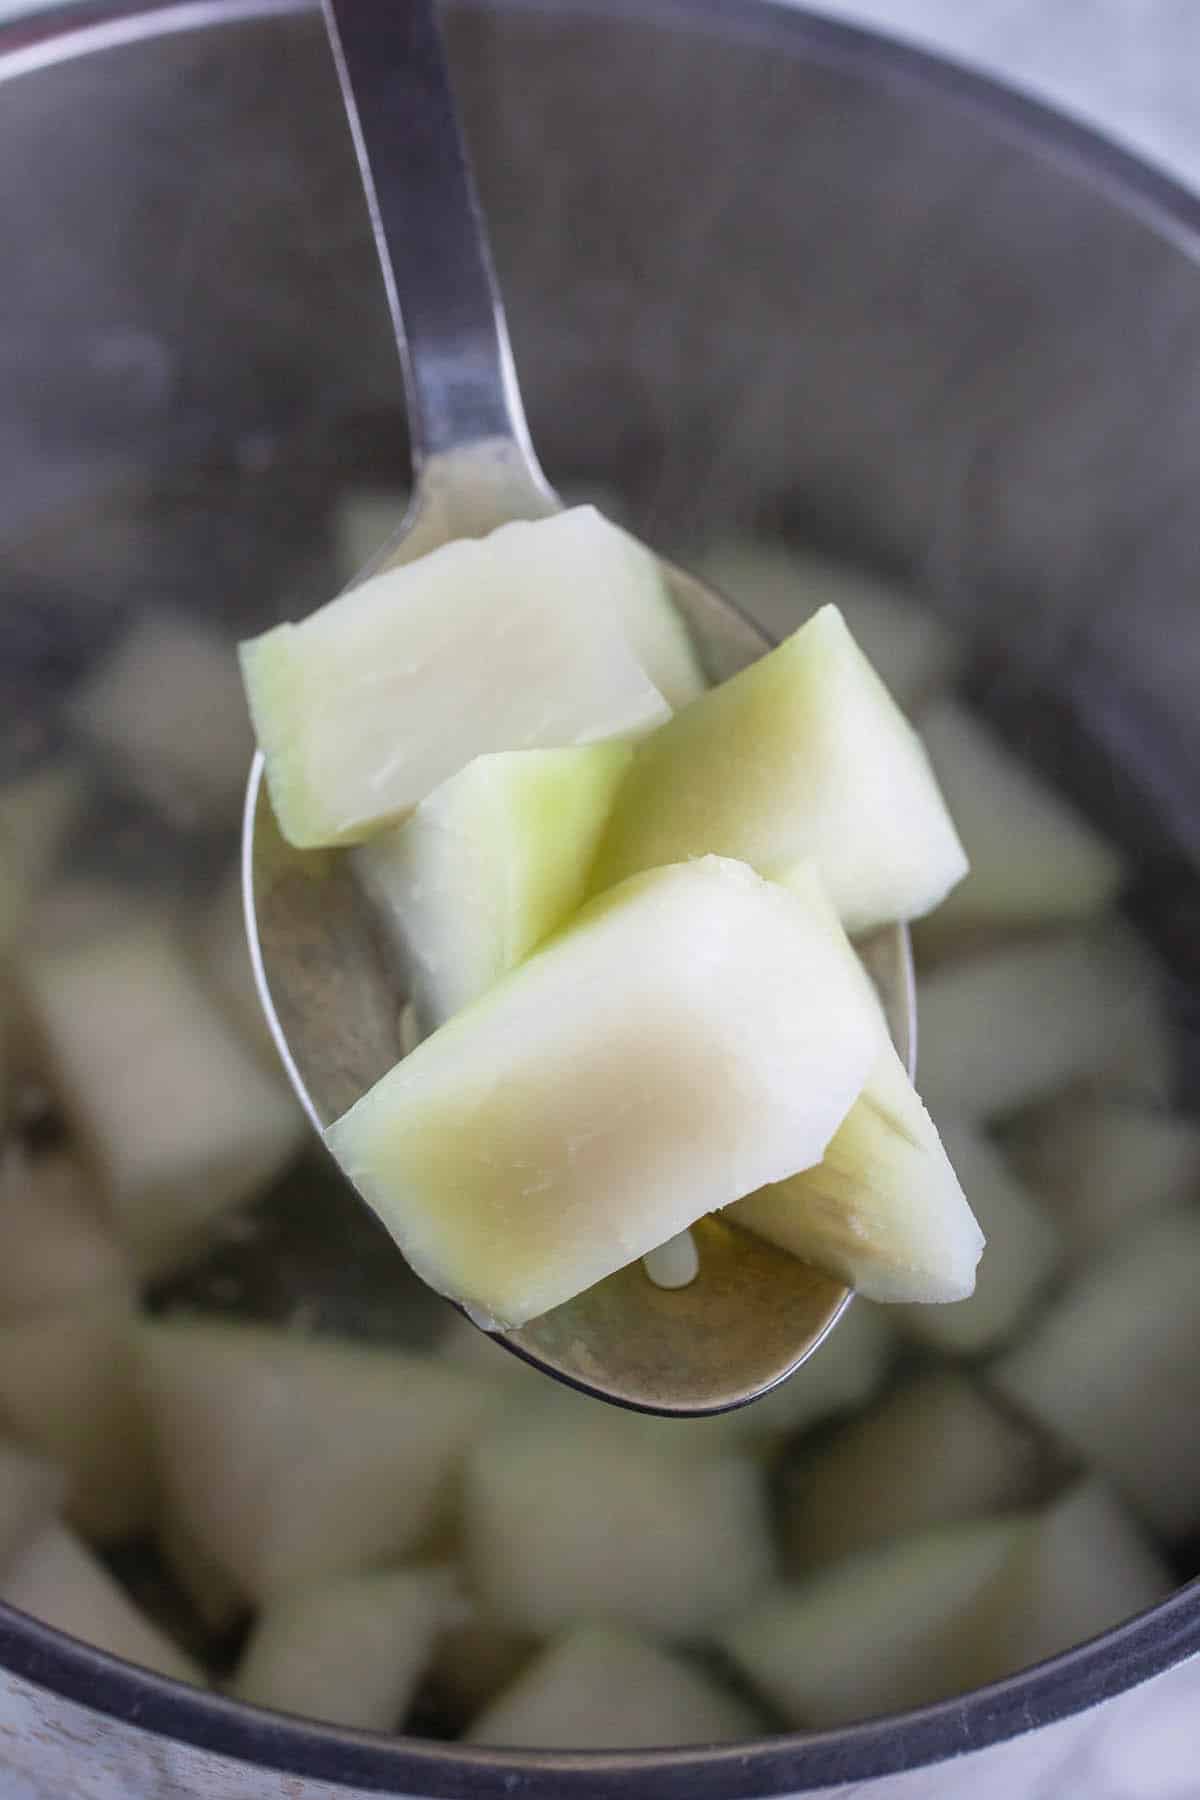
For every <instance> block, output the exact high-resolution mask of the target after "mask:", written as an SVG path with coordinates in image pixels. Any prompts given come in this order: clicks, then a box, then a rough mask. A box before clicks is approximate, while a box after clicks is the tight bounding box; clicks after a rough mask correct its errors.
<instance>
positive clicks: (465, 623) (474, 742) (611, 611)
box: [241, 509, 671, 848]
mask: <svg viewBox="0 0 1200 1800" xmlns="http://www.w3.org/2000/svg"><path fill="white" fill-rule="evenodd" d="M631 588H633V589H634V590H635V594H634V597H632V598H631V594H630V589H631ZM647 594H649V595H650V596H651V598H650V600H649V602H648V604H650V605H652V606H654V607H660V606H669V604H670V602H669V600H668V599H667V597H666V593H665V589H663V588H662V586H661V582H660V578H659V575H658V569H657V564H656V562H655V560H654V558H653V557H652V556H651V555H650V553H649V551H645V550H642V549H641V547H640V546H639V545H637V544H636V543H635V542H634V540H633V539H632V538H629V537H628V536H626V534H625V533H624V532H622V531H619V530H617V528H616V527H615V526H612V525H609V524H607V523H606V521H605V520H603V519H602V518H601V517H600V515H599V513H596V512H593V511H592V510H591V509H584V513H583V515H582V517H581V516H580V515H579V514H577V513H570V512H568V513H559V514H556V515H555V516H554V517H553V518H549V519H541V520H538V521H537V522H536V523H533V524H530V523H524V522H518V523H515V524H511V525H504V526H501V528H500V529H499V530H498V531H494V532H492V533H491V535H490V536H489V537H486V538H481V539H469V540H462V541H460V542H457V543H452V544H447V545H445V546H443V547H442V548H441V549H439V550H435V551H433V552H432V553H431V554H430V555H428V556H423V557H421V558H420V559H419V560H418V561H416V562H413V563H409V564H407V565H405V566H403V567H401V568H395V569H388V570H386V571H385V572H384V573H383V574H382V575H376V576H374V577H373V578H372V579H371V580H369V581H366V582H364V583H363V584H362V586H361V587H357V588H354V589H352V590H351V591H350V592H349V593H346V594H343V595H341V597H340V598H339V599H337V600H332V601H330V603H329V605H327V606H323V607H321V608H320V609H319V611H317V612H315V613H313V614H312V615H311V616H310V617H309V618H307V619H305V620H304V621H303V622H302V623H301V624H299V625H291V624H285V625H279V626H276V628H275V629H274V630H273V631H268V632H266V633H265V634H264V635H263V636H262V637H258V638H254V639H252V640H251V641H250V642H249V643H246V644H243V645H242V649H241V657H242V674H243V677H244V679H245V683H246V691H247V694H248V697H249V701H250V711H251V714H252V717H253V720H254V727H255V731H256V733H257V736H258V742H259V747H260V748H261V750H262V752H263V755H264V757H265V759H266V769H267V782H268V785H269V788H270V793H271V801H272V804H273V806H274V808H275V813H276V817H277V818H278V821H279V825H280V829H281V830H282V832H283V834H284V836H285V837H286V838H287V839H288V840H289V842H291V843H293V844H296V845H298V846H300V847H301V848H308V847H312V846H315V845H320V844H346V843H358V842H361V841H362V840H363V839H365V838H368V837H370V836H371V835H372V833H373V832H375V831H377V830H379V829H380V828H381V827H382V826H384V825H387V824H389V823H392V822H393V821H395V820H397V819H400V818H402V817H404V815H405V814H406V813H408V812H410V811H411V810H412V808H413V807H414V806H416V805H418V804H419V802H420V801H422V800H423V799H424V798H425V796H426V795H427V794H428V793H431V792H432V790H433V789H434V788H435V787H437V786H438V785H439V783H440V782H443V781H445V780H447V779H448V778H449V777H450V776H451V775H454V774H456V773H457V771H458V770H459V769H461V768H463V767H464V766H465V765H466V764H467V763H469V762H470V761H472V759H473V758H474V757H476V756H480V755H483V754H484V753H486V752H488V751H495V750H525V749H547V748H561V747H563V746H566V745H569V744H587V743H595V742H597V741H599V740H601V739H604V738H611V737H623V736H633V735H636V734H638V733H640V732H645V731H648V730H650V729H651V728H652V727H653V726H655V725H659V724H661V723H662V722H663V721H664V720H665V719H666V718H667V717H669V715H670V710H671V709H670V706H669V705H668V703H667V701H666V700H665V699H664V697H663V695H662V693H661V692H660V690H659V689H658V687H657V686H656V685H655V682H654V680H653V678H652V676H651V674H650V673H648V671H647V668H646V666H645V665H644V663H643V662H642V661H641V660H640V659H639V655H638V650H637V647H636V644H635V643H634V639H633V636H632V635H631V633H630V631H629V629H628V625H627V618H628V614H629V612H630V610H631V609H632V610H634V611H639V610H640V609H641V607H642V605H643V603H644V602H643V600H642V599H640V598H638V597H637V596H645V595H647Z"/></svg>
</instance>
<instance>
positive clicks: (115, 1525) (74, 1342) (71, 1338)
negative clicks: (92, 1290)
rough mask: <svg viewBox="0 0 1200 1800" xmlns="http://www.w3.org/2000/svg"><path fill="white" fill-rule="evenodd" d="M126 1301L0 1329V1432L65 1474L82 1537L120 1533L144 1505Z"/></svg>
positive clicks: (143, 1514)
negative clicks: (1, 1428) (46, 1459)
mask: <svg viewBox="0 0 1200 1800" xmlns="http://www.w3.org/2000/svg"><path fill="white" fill-rule="evenodd" d="M136 1334H137V1322H136V1320H135V1317H134V1314H133V1308H132V1303H131V1301H130V1300H129V1298H128V1296H121V1297H117V1296H113V1295H104V1294H97V1295H93V1296H89V1297H88V1298H86V1299H85V1298H84V1297H82V1296H80V1297H77V1298H75V1299H73V1300H72V1301H71V1302H70V1303H69V1304H68V1305H66V1306H63V1307H60V1308H57V1309H55V1310H52V1311H46V1312H40V1313H35V1314H32V1315H31V1316H29V1317H27V1318H24V1319H19V1320H13V1321H12V1322H10V1323H9V1324H6V1325H4V1326H2V1327H0V1426H2V1427H3V1428H4V1429H6V1430H7V1431H9V1432H11V1433H12V1435H13V1437H15V1438H17V1439H19V1441H20V1442H21V1443H23V1444H26V1445H28V1446H29V1447H30V1448H32V1449H33V1450H36V1451H38V1452H39V1453H40V1454H41V1455H42V1456H44V1457H46V1458H48V1459H49V1460H50V1461H51V1462H54V1463H57V1464H58V1465H59V1466H60V1467H61V1468H62V1469H63V1470H64V1471H65V1472H66V1476H67V1482H68V1491H67V1501H66V1511H67V1516H68V1518H70V1520H71V1521H72V1523H73V1524H75V1525H77V1526H78V1527H79V1529H80V1531H82V1532H83V1533H84V1534H85V1535H86V1536H88V1537H91V1538H96V1539H99V1540H101V1541H110V1540H113V1539H117V1538H121V1537H128V1536H129V1535H130V1534H131V1533H133V1532H135V1531H138V1530H139V1529H141V1527H143V1526H144V1525H145V1524H147V1523H148V1521H149V1518H150V1515H151V1510H152V1504H153V1489H154V1482H153V1468H152V1462H151V1451H150V1439H149V1433H148V1430H147V1423H146V1417H145V1413H144V1411H143V1407H142V1401H141V1394H140V1391H139V1383H138V1366H137V1349H136Z"/></svg>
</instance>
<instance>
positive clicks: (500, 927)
mask: <svg viewBox="0 0 1200 1800" xmlns="http://www.w3.org/2000/svg"><path fill="white" fill-rule="evenodd" d="M632 756H633V751H632V749H631V748H630V746H629V745H628V744H619V743H614V744H587V745H581V746H578V747H575V748H572V749H567V750H513V751H507V752H501V753H499V754H498V755H495V756H479V757H476V759H475V761H474V762H472V763H468V764H467V766H466V768H465V769H462V770H460V771H459V773H458V774H457V775H452V776H451V778H450V780H449V781H447V782H444V783H443V784H442V786H441V787H439V788H436V789H435V790H434V792H433V793H432V794H430V795H429V797H428V799H426V800H423V801H422V802H421V804H420V806H418V808H417V810H416V812H415V813H413V814H412V816H411V817H410V818H408V819H406V820H405V821H404V823H403V824H402V825H397V826H394V827H392V828H391V829H390V830H388V831H384V832H381V833H380V834H379V836H378V837H375V838H372V839H371V841H370V843H368V844H363V845H362V846H361V847H360V848H359V849H358V850H356V851H355V852H354V864H355V869H356V872H357V873H358V875H359V876H360V878H361V880H362V881H363V884H364V886H365V887H366V889H367V892H368V893H369V894H370V896H371V898H372V900H373V901H374V902H375V905H376V908H377V911H378V913H379V915H380V917H381V919H382V920H383V922H384V925H385V927H386V929H387V932H388V935H389V938H390V940H391V942H392V944H393V946H394V948H395V951H396V954H397V956H398V958H399V961H400V964H401V967H402V969H403V971H404V974H405V977H406V980H407V983H408V986H409V992H410V993H411V994H412V996H413V999H414V1002H415V1004H416V1007H417V1014H418V1018H419V1019H420V1020H421V1021H422V1023H423V1025H424V1026H425V1028H426V1029H427V1030H430V1031H432V1030H434V1029H435V1028H436V1027H437V1026H438V1025H441V1024H442V1023H444V1021H445V1020H446V1019H448V1018H450V1017H451V1016H452V1014H454V1013H456V1012H460V1011H461V1010H462V1008H463V1007H464V1006H468V1005H470V1003H471V1001H472V1000H478V999H479V998H480V996H481V995H483V994H485V993H486V992H487V990H488V989H489V988H490V987H492V986H494V984H495V983H496V982H497V981H498V980H499V978H500V977H501V975H504V974H506V973H507V972H508V970H509V969H513V968H515V967H516V965H517V964H518V963H519V962H523V961H524V960H525V958H526V957H527V956H528V955H529V954H530V952H531V951H532V950H534V949H535V948H536V947H537V945H538V944H540V943H541V941H542V940H543V938H546V937H548V936H549V935H550V933H551V932H552V931H555V930H556V929H557V928H558V926H559V925H561V924H562V923H563V922H564V920H566V919H567V918H568V917H569V916H570V914H571V913H573V912H575V911H576V910H577V909H578V908H579V906H580V905H581V903H582V901H583V898H584V895H585V893H586V891H587V881H588V873H589V871H590V869H591V865H592V861H593V859H594V857H595V854H596V850H597V848H598V846H599V843H600V838H601V835H602V833H603V831H604V828H605V826H606V824H607V823H608V815H609V813H610V812H611V810H612V804H613V799H614V797H615V795H616V791H617V788H618V786H619V784H620V782H621V779H622V777H623V776H624V774H625V773H626V771H627V770H628V768H629V764H630V761H631V760H632Z"/></svg>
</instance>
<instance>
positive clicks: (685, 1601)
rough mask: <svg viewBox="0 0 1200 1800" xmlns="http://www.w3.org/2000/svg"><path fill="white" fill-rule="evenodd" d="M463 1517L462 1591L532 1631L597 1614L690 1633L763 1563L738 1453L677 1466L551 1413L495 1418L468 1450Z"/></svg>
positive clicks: (673, 1633)
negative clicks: (466, 1582)
mask: <svg viewBox="0 0 1200 1800" xmlns="http://www.w3.org/2000/svg"><path fill="white" fill-rule="evenodd" d="M534 1497H536V1499H534ZM464 1519H465V1542H466V1559H467V1570H468V1574H469V1577H470V1580H471V1584H472V1589H473V1591H474V1593H475V1594H476V1595H477V1596H478V1598H479V1600H480V1602H481V1604H482V1605H483V1607H484V1608H485V1609H486V1611H487V1613H488V1614H489V1615H490V1616H491V1617H492V1618H494V1619H496V1620H497V1621H498V1622H500V1623H501V1624H504V1625H506V1626H508V1627H510V1628H511V1629H513V1630H517V1631H526V1632H530V1633H531V1634H533V1635H535V1636H547V1635H549V1634H551V1633H553V1632H556V1631H558V1630H560V1629H562V1628H563V1627H565V1626H569V1625H577V1624H581V1623H586V1622H588V1621H593V1620H600V1619H604V1620H609V1621H615V1622H618V1623H621V1624H625V1625H630V1626H633V1627H635V1628H637V1629H640V1630H644V1631H647V1632H650V1633H651V1634H652V1635H655V1636H659V1637H668V1638H684V1639H688V1638H702V1637H705V1636H707V1635H709V1634H710V1633H711V1632H712V1630H713V1629H714V1627H715V1626H716V1624H717V1623H718V1622H719V1621H720V1620H721V1619H723V1618H724V1617H726V1616H727V1615H728V1614H729V1612H730V1611H731V1610H732V1609H733V1608H734V1607H736V1606H740V1605H744V1604H745V1602H746V1600H747V1597H748V1596H749V1595H751V1594H753V1593H755V1592H757V1591H758V1590H759V1589H760V1588H761V1587H763V1585H764V1584H765V1583H766V1582H768V1581H769V1580H770V1577H771V1574H772V1570H773V1564H774V1557H773V1551H772V1546H771V1536H770V1526H769V1522H768V1517H767V1497H766V1484H765V1480H764V1477H763V1474H762V1471H761V1470H760V1468H759V1467H758V1465H757V1464H756V1463H755V1462H754V1461H753V1460H752V1459H751V1458H749V1457H747V1456H742V1455H738V1454H736V1453H729V1454H724V1455H715V1456H711V1457H707V1458H700V1459H696V1458H691V1457H680V1456H678V1455H675V1454H672V1453H669V1452H667V1453H664V1452H662V1451H659V1450H656V1449H654V1448H652V1447H651V1445H649V1444H648V1443H637V1442H633V1441H631V1440H630V1439H629V1438H627V1437H625V1436H624V1435H623V1434H621V1433H620V1432H615V1431H604V1432H601V1433H599V1434H598V1433H597V1431H596V1430H595V1429H593V1428H591V1427H589V1426H588V1425H586V1424H583V1423H581V1422H579V1421H578V1420H572V1421H570V1422H568V1421H567V1420H566V1419H564V1418H562V1417H560V1416H559V1415H558V1414H557V1413H555V1412H554V1411H551V1412H548V1413H547V1414H545V1415H540V1416H539V1415H534V1416H531V1417H529V1418H526V1419H513V1420H508V1421H504V1420H502V1421H501V1423H500V1424H499V1425H497V1427H496V1428H495V1430H494V1431H493V1432H492V1433H490V1434H489V1435H488V1436H487V1437H486V1438H485V1439H484V1440H483V1441H482V1442H481V1443H479V1444H478V1445H477V1446H476V1448H475V1449H474V1451H473V1452H472V1454H471V1457H470V1459H469V1462H468V1467H467V1478H466V1489H465V1504H464Z"/></svg>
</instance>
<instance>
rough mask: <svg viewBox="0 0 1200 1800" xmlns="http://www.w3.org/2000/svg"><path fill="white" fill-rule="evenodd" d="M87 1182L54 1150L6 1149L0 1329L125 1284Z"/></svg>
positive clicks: (126, 1275)
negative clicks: (32, 1152) (40, 1151)
mask: <svg viewBox="0 0 1200 1800" xmlns="http://www.w3.org/2000/svg"><path fill="white" fill-rule="evenodd" d="M94 1187H95V1178H94V1177H93V1176H90V1175H89V1174H88V1172H87V1171H86V1170H85V1169H84V1168H83V1166H82V1165H81V1164H80V1162H79V1161H78V1159H77V1158H76V1157H74V1156H71V1155H69V1154H68V1153H67V1152H65V1151H62V1150H50V1151H46V1152H43V1153H41V1154H39V1155H36V1156H35V1155H30V1154H29V1153H27V1152H26V1151H25V1150H23V1149H22V1148H20V1147H19V1146H10V1148H9V1149H8V1150H7V1151H5V1152H4V1155H3V1160H2V1161H0V1324H6V1323H8V1322H9V1321H11V1320H13V1319H20V1318H26V1317H28V1316H29V1315H30V1314H33V1313H39V1312H44V1311H47V1310H48V1309H53V1308H57V1307H65V1306H71V1305H73V1304H74V1303H75V1301H77V1300H86V1299H87V1297H88V1296H89V1295H94V1294H97V1293H100V1294H104V1293H115V1294H116V1295H117V1296H118V1297H119V1296H121V1295H122V1294H123V1293H125V1292H127V1291H128V1289H129V1286H130V1279H131V1278H130V1269H129V1259H128V1257H127V1256H126V1254H125V1252H124V1250H123V1249H122V1248H121V1246H120V1245H119V1244H118V1242H117V1240H116V1237H115V1234H114V1233H113V1231H112V1229H111V1228H110V1227H109V1226H107V1225H106V1224H105V1223H103V1221H102V1218H101V1214H100V1207H99V1205H98V1202H97V1197H96V1194H95V1192H94Z"/></svg>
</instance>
